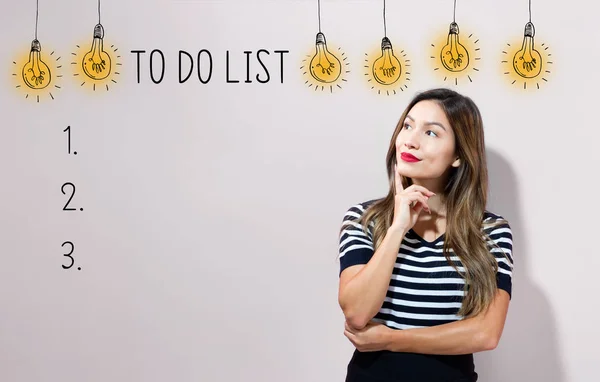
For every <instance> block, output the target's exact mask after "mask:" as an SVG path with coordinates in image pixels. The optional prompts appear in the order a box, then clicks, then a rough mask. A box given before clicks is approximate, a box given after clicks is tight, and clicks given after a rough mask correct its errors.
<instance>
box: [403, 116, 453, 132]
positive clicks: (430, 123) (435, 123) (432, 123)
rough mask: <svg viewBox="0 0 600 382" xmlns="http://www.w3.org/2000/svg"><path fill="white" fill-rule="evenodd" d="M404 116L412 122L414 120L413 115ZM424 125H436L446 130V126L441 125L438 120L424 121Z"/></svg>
mask: <svg viewBox="0 0 600 382" xmlns="http://www.w3.org/2000/svg"><path fill="white" fill-rule="evenodd" d="M406 118H407V119H410V120H411V121H413V122H414V121H415V119H414V118H413V117H411V116H410V115H407V116H406ZM425 125H436V126H439V127H441V128H442V129H444V131H446V128H445V127H444V125H442V124H441V123H439V122H425Z"/></svg>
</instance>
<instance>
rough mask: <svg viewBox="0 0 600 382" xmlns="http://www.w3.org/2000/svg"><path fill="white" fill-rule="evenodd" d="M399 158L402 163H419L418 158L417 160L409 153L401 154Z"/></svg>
mask: <svg viewBox="0 0 600 382" xmlns="http://www.w3.org/2000/svg"><path fill="white" fill-rule="evenodd" d="M400 158H402V160H403V161H405V162H418V161H420V159H419V158H417V157H416V156H414V155H412V154H409V153H402V154H400Z"/></svg>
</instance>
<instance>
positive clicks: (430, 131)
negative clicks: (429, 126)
mask: <svg viewBox="0 0 600 382" xmlns="http://www.w3.org/2000/svg"><path fill="white" fill-rule="evenodd" d="M429 133H431V134H433V136H434V137H437V136H438V135H437V134H436V133H434V132H433V131H432V130H428V131H427V134H429Z"/></svg>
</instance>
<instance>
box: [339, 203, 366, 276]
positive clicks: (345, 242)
mask: <svg viewBox="0 0 600 382" xmlns="http://www.w3.org/2000/svg"><path fill="white" fill-rule="evenodd" d="M364 211H365V209H364V206H363V205H361V204H357V205H354V206H352V207H350V208H349V209H348V211H347V212H346V214H345V215H344V219H343V223H342V227H343V228H342V229H341V232H340V238H339V239H340V247H339V259H340V273H339V275H340V276H341V274H342V271H343V270H344V269H346V268H348V267H350V266H352V265H357V264H366V263H368V262H369V260H370V259H371V257H372V256H373V252H374V251H373V235H372V224H371V225H370V227H369V229H368V232H367V233H368V234H365V233H364V231H363V225H362V224H359V223H357V222H356V221H357V220H358V219H359V218H360V217H361V216H362V214H363V213H364Z"/></svg>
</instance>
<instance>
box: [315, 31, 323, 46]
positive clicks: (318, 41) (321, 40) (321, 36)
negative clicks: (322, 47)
mask: <svg viewBox="0 0 600 382" xmlns="http://www.w3.org/2000/svg"><path fill="white" fill-rule="evenodd" d="M317 44H325V35H324V34H323V33H321V32H319V33H317Z"/></svg>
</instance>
